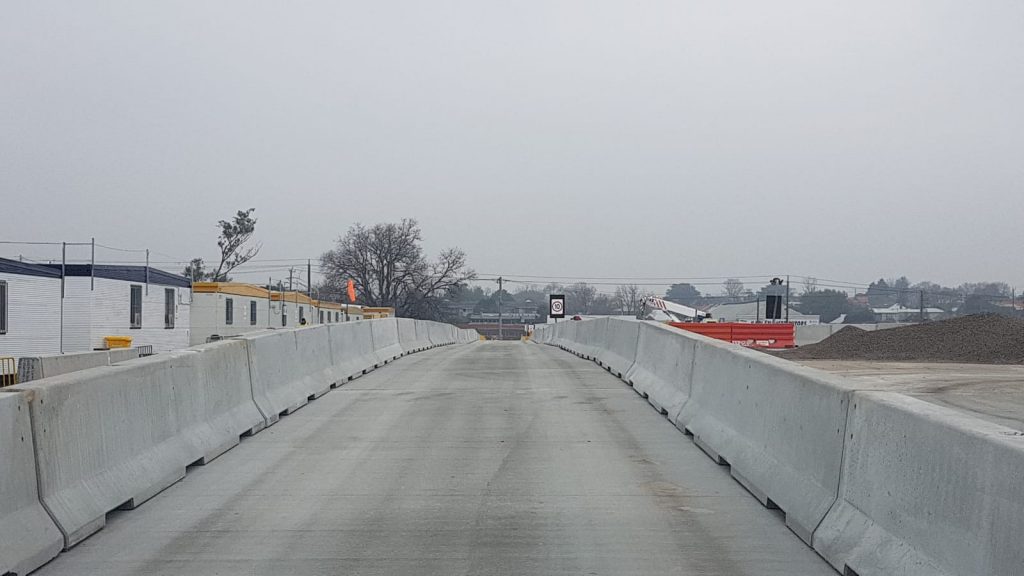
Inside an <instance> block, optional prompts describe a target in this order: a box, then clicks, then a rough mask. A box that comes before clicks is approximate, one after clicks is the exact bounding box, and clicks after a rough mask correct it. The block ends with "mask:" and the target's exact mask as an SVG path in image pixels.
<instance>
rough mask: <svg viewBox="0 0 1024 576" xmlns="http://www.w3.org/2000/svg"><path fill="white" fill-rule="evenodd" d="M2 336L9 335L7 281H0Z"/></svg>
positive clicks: (0, 330) (0, 324)
mask: <svg viewBox="0 0 1024 576" xmlns="http://www.w3.org/2000/svg"><path fill="white" fill-rule="evenodd" d="M0 334H7V281H6V280H0Z"/></svg>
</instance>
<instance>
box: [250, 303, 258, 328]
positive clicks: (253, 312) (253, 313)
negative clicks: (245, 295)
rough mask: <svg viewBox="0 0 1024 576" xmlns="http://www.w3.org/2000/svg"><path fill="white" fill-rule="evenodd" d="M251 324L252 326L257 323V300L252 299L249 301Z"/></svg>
mask: <svg viewBox="0 0 1024 576" xmlns="http://www.w3.org/2000/svg"><path fill="white" fill-rule="evenodd" d="M249 325H250V326H255V325H256V301H255V300H250V301H249Z"/></svg>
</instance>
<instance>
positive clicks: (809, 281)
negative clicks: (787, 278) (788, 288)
mask: <svg viewBox="0 0 1024 576" xmlns="http://www.w3.org/2000/svg"><path fill="white" fill-rule="evenodd" d="M803 283H804V294H810V293H812V292H814V291H816V290H817V289H818V279H817V278H815V277H813V276H808V277H806V278H804V282H803Z"/></svg>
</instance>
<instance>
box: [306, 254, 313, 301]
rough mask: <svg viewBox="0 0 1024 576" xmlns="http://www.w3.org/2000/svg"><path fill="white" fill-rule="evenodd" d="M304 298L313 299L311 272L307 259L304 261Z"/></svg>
mask: <svg viewBox="0 0 1024 576" xmlns="http://www.w3.org/2000/svg"><path fill="white" fill-rule="evenodd" d="M306 296H307V297H308V298H309V299H312V298H313V272H312V267H311V266H310V263H309V258H307V259H306Z"/></svg>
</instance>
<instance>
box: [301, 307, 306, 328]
mask: <svg viewBox="0 0 1024 576" xmlns="http://www.w3.org/2000/svg"><path fill="white" fill-rule="evenodd" d="M305 319H306V307H305V306H299V324H302V321H303V320H305Z"/></svg>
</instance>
